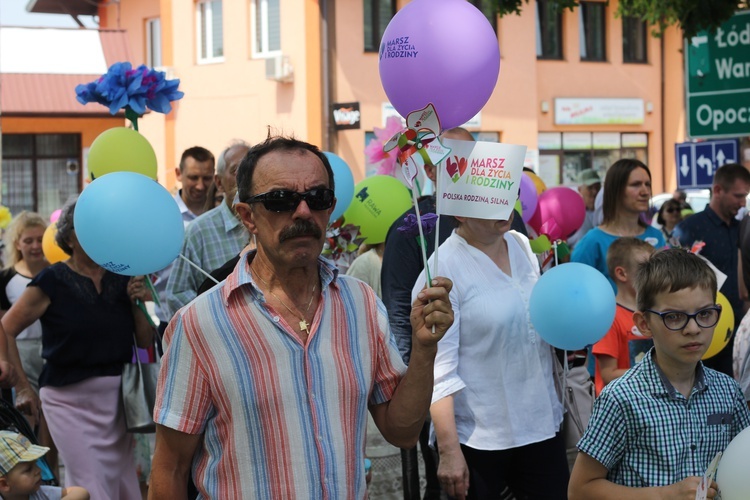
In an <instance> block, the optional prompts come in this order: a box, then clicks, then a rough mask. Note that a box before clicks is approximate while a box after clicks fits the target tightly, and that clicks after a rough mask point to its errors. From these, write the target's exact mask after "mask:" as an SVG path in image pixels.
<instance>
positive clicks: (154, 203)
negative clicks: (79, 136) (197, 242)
mask: <svg viewBox="0 0 750 500" xmlns="http://www.w3.org/2000/svg"><path fill="white" fill-rule="evenodd" d="M73 223H74V226H75V232H76V237H77V238H78V241H79V243H80V244H81V247H82V248H83V250H84V251H85V252H86V253H87V254H88V256H89V257H91V259H92V260H93V261H94V262H96V263H97V264H99V265H100V266H102V267H103V268H104V269H106V270H108V271H111V272H113V273H117V274H124V275H126V276H140V275H142V274H150V273H153V272H156V271H159V270H161V269H164V268H165V267H167V265H169V263H170V262H172V261H173V260H174V259H175V258H177V256H178V255H179V254H180V250H181V248H182V240H183V239H184V237H185V228H184V226H183V224H182V215H181V214H180V209H179V207H178V206H177V203H176V202H175V200H174V198H173V197H172V195H171V194H169V191H167V190H166V189H164V188H163V187H162V186H161V185H160V184H159V183H158V182H156V181H154V180H153V179H150V178H148V177H146V176H145V175H142V174H137V173H135V172H112V173H110V174H106V175H103V176H102V177H99V178H97V179H96V180H95V181H94V182H92V183H91V184H90V185H89V186H88V187H87V188H86V189H84V190H83V192H82V193H81V196H80V197H79V198H78V203H76V208H75V215H74V218H73Z"/></svg>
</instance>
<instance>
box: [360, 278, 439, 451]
mask: <svg viewBox="0 0 750 500" xmlns="http://www.w3.org/2000/svg"><path fill="white" fill-rule="evenodd" d="M452 286H453V284H452V282H451V281H450V280H449V279H447V278H442V277H438V278H434V279H433V286H432V287H431V288H425V289H424V290H422V292H420V293H419V295H418V296H417V298H416V300H415V301H414V303H413V304H412V310H411V324H412V330H413V334H412V352H411V359H410V361H409V368H408V370H407V371H406V375H404V377H403V378H402V379H401V381H400V382H399V383H398V386H397V387H396V390H395V392H394V394H393V397H392V398H391V399H390V401H388V402H386V403H382V404H377V405H373V406H371V407H370V413H371V414H372V418H373V420H374V421H375V424H376V425H377V426H378V429H379V430H380V433H381V434H382V435H383V437H384V438H385V439H386V440H387V441H388V442H389V443H391V444H393V445H394V446H398V447H400V448H412V447H414V446H415V445H416V444H417V440H418V438H419V432H420V430H421V429H422V425H423V424H424V420H425V417H426V416H427V412H428V411H429V407H430V400H431V396H432V386H433V363H434V361H435V355H436V353H437V343H438V341H439V340H440V339H441V338H442V337H443V335H445V332H446V331H447V330H448V328H450V326H451V325H452V324H453V311H452V309H451V305H450V300H449V298H448V294H449V292H450V290H451V288H452ZM433 326H434V327H435V333H433Z"/></svg>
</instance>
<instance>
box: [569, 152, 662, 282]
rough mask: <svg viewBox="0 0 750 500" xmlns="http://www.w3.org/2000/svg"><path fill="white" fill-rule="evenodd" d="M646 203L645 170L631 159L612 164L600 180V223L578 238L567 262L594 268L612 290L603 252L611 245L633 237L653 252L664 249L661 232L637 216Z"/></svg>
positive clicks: (648, 188)
mask: <svg viewBox="0 0 750 500" xmlns="http://www.w3.org/2000/svg"><path fill="white" fill-rule="evenodd" d="M650 200H651V172H649V170H648V167H647V166H646V165H644V164H643V163H642V162H640V161H638V160H633V159H622V160H618V161H616V162H615V163H613V164H612V166H611V167H609V170H607V176H606V177H605V179H604V204H603V209H604V222H602V224H601V225H600V226H599V227H596V228H594V229H592V230H591V231H589V232H588V233H586V236H584V237H583V238H581V241H579V242H578V243H577V244H576V246H575V248H574V249H573V253H572V254H571V256H570V260H571V261H572V262H580V263H583V264H588V265H590V266H592V267H595V268H597V269H598V270H599V271H600V272H601V273H602V274H603V275H604V276H606V277H607V279H609V282H610V284H611V285H612V288H613V289H615V282H614V281H612V279H611V278H610V276H609V271H607V250H609V246H610V245H611V244H612V242H613V241H615V240H616V239H617V238H621V237H623V236H633V237H635V238H638V239H641V240H644V241H646V242H648V243H650V244H652V245H653V246H654V247H656V248H662V247H663V246H664V236H662V234H661V232H660V231H659V230H658V229H656V228H655V227H652V226H649V225H647V224H646V223H645V222H643V220H642V219H641V214H642V213H643V212H646V211H648V206H649V202H650ZM615 291H616V290H615Z"/></svg>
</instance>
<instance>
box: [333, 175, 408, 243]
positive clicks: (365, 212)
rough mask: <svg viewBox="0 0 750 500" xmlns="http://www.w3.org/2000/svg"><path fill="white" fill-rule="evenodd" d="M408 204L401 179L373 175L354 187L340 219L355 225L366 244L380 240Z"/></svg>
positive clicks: (381, 240) (405, 190)
mask: <svg viewBox="0 0 750 500" xmlns="http://www.w3.org/2000/svg"><path fill="white" fill-rule="evenodd" d="M411 206H412V203H411V195H410V194H409V190H408V189H407V188H406V186H404V185H403V184H402V183H401V181H399V180H398V179H396V178H394V177H391V176H389V175H375V176H373V177H368V178H367V179H365V180H363V181H361V182H360V183H358V184H357V185H356V186H354V198H353V199H352V203H351V205H349V208H347V209H346V212H344V220H345V221H346V223H347V224H354V225H356V226H359V229H360V233H361V234H362V237H363V238H365V242H366V243H369V244H377V243H382V242H384V241H385V236H386V234H388V229H390V227H391V226H392V225H393V223H394V222H396V220H397V219H398V218H399V217H401V216H402V215H403V214H404V212H406V211H407V210H409V209H410V208H411Z"/></svg>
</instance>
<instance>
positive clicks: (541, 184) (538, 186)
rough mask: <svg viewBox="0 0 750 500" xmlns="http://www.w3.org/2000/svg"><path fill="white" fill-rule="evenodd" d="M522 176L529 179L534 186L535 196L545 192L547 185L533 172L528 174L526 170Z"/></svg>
mask: <svg viewBox="0 0 750 500" xmlns="http://www.w3.org/2000/svg"><path fill="white" fill-rule="evenodd" d="M523 173H524V174H526V175H528V176H529V178H530V179H531V180H532V181H534V186H536V194H542V193H543V192H545V191H546V190H547V185H546V184H545V183H544V181H543V180H542V179H541V178H540V177H539V176H538V175H536V174H535V173H534V172H529V171H527V170H524V172H523Z"/></svg>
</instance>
